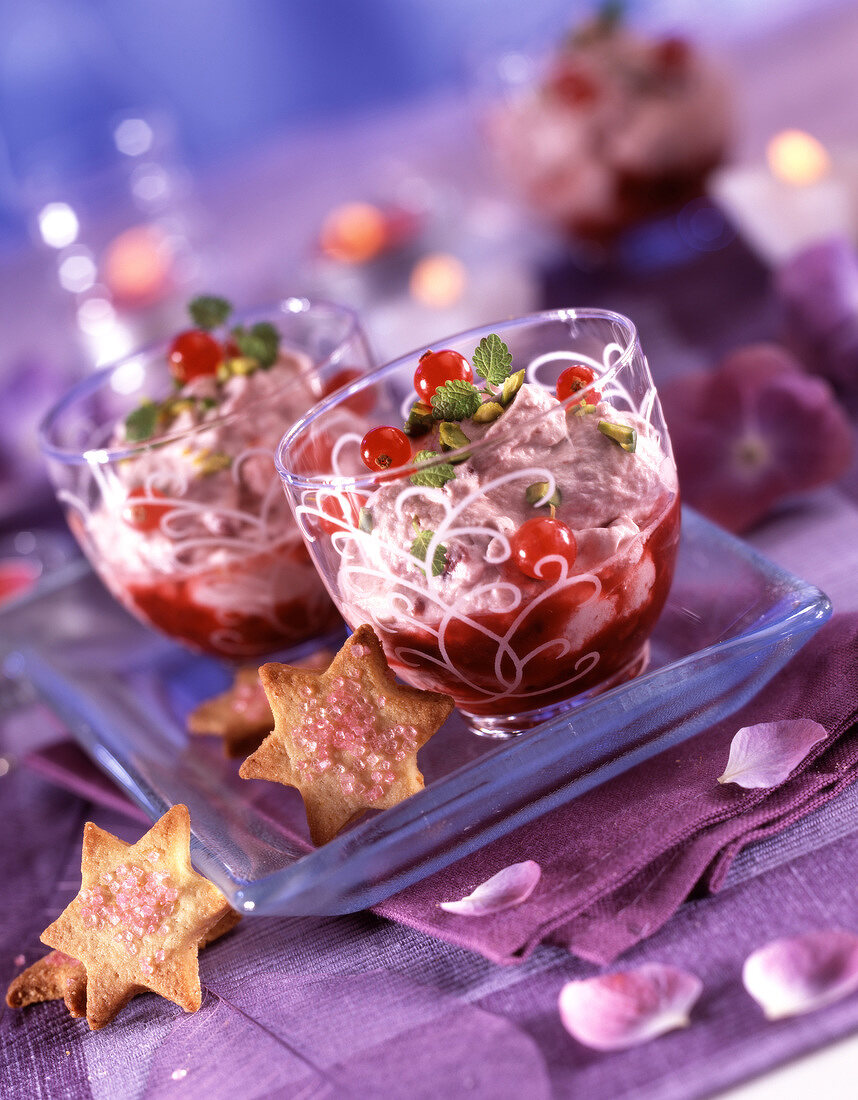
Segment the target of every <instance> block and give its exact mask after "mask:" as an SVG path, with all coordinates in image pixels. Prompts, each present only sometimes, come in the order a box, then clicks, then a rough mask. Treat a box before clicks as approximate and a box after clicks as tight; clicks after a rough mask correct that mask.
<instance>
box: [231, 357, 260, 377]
mask: <svg viewBox="0 0 858 1100" xmlns="http://www.w3.org/2000/svg"><path fill="white" fill-rule="evenodd" d="M227 366H228V367H229V372H230V374H253V372H254V371H255V370H258V369H259V360H258V359H251V357H250V356H249V355H238V356H236V357H235V359H230V360H229V361H228V362H227Z"/></svg>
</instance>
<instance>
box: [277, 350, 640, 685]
mask: <svg viewBox="0 0 858 1100" xmlns="http://www.w3.org/2000/svg"><path fill="white" fill-rule="evenodd" d="M622 353H623V348H622V347H621V345H619V344H617V343H610V344H608V345H607V346H606V347H605V349H604V353H603V355H604V358H603V361H601V362H600V361H598V360H595V359H593V358H592V357H590V356H586V355H583V354H580V353H578V352H576V351H570V350H563V351H557V352H552V353H549V354H546V355H540V356H538V357H537V358H535V359H533V360H532V361H531V362H529V363H528V365H527V367H526V371H525V377H526V379H527V380H528V381H529V382H531V383H535V384H537V385H539V386H540V387H542V388H543V389H546V390H550V391H552V392H553V389H554V386H553V385H548V384H546V383H545V382H543V381H542V380H541V379H540V378H539V371H540V368H544V367H545V365H546V364H547V363H549V362H554V363H555V364H556V363H557V361H558V360H573V361H575V362H576V363H586V364H588V365H590V366H592V367H593V368H594V369H595V370H596V372H597V374H599V375H602V374H605V373H607V372H608V371H610V370H611V368H612V367H613V366H614V365H615V362H616V359H617V358H618V356H621V355H622ZM596 384H597V385H598V384H600V383H599V380H598V378H597V380H596ZM602 393H603V400H607V401H609V402H610V403H611V404H612V406H613V407H614V408H615V409H618V410H619V409H627V410H629V411H630V412H634V413H635V414H636V415H637V416H638V417H639V418H640V420H641V421H642V422H644V423H645V424H646V425H647V426H648V427H649V428H650V429H651V430H655V429H653V426H652V421H651V417H652V412H653V409H654V402H655V390H654V389H651V390H650V391H649V392H648V393H647V394H646V395H645V397H644V400H643V401H642V402H641V403H640V405H639V406H638V405H637V404H636V403H635V401H634V399H633V397H632V395H631V394H630V392H629V391H628V389H627V388H626V387H625V386H623V385H622V383H621V382H620V381H619V380H618V378H617V376H616V375H614V376H613V377H611V378H610V379H608V380H607V381H606V383H605V384H604V388H603V391H602ZM411 401H413V397H411V398H408V399H407V403H406V405H404V406H403V408H404V416H407V413H408V410H409V409H410V405H411ZM350 445H353V446H355V447H359V446H360V437H359V436H357V435H355V434H353V433H351V434H348V435H346V436H343V437H341V438H340V439H339V441H338V444H337V446H336V447H335V448H334V451H333V454H332V465H333V473H334V475H335V476H341V477H343V478H344V479H347V478H348V475H347V474H346V472H345V470H344V468H343V465H342V462H341V460H342V458H343V455H344V453H345V452H346V449H347V448H348V447H349V446H350ZM513 481H521V482H522V484H523V486H524V487H525V488H526V487H527V486H530V485H532V484H533V483H535V482H545V483H546V484H547V489H546V491H545V494H544V497H543V500H544V501H547V500H548V499H549V498H550V497H551V495H552V494H553V493H554V490H555V487H556V485H555V479H554V475H553V474H552V472H551V471H550V470H549V469H547V468H546V467H540V466H531V467H528V468H526V469H521V470H516V471H513V472H511V473H506V474H503V475H501V476H499V477H497V478H494V479H492V480H490V481H488V482H486V483H485V484H483V485H481V486H480V487H479V489H478V490H476V491H474V492H473V493H471V494H469V495H468V496H467V497H466V498H464V499H463V500H461V501H460V502H459V503H458V504H457V505H456V506H455V507H452V506H451V505H450V503H449V502H448V501H447V500H444V499H443V497H440V496H434V497H433V503H434V504H436V505H438V504H440V505H441V506H442V508H443V510H444V516H443V519H442V520H441V522H439V523H438V524H437V526H436V528H435V531H434V533H433V535H432V537H431V539H430V540H429V542H428V545H427V547H426V553H425V558H424V560H423V562H420V560H419V559H417V558H416V557H414V556H413V555H412V553H411V550H410V548H409V547H403V546H394V545H391V544H390V543H389V542H386V543H385V544H384V547H383V550H384V554H385V555H386V556H387V557H388V558H391V559H392V560H393V561H394V562H398V563H401V565H402V567H403V568H402V569H401V570H400V571H398V572H397V573H396V574H394V573H393V572H392V571H390V570H389V569H388V568H385V566H384V564H383V562H382V563H381V564H376V562H378V560H379V553H378V548H377V546H376V547H374V546H373V538H374V536H373V534H372V533H371V532H366V531H361V530H359V529H358V528H356V527H352V526H345V524H344V526H343V528H342V529H341V530H337V531H336V532H335V533H334V534H332V535H331V542H332V544H333V546H334V548H335V550H336V552H337V553H338V555H339V558H340V569H339V573H338V579H339V588H340V591H339V599H340V601H341V603H342V605H343V606H344V607H346V608H349V607H351V608H355V607H356V608H359V609H360V611H361V615H362V616H364V621H368V622H370V624H371V625H372V626H374V627H375V628H376V629H377V631H378V632H379V634H380V636H381V637H382V638H384V637H385V636H386V635H388V634H389V628H390V624H391V616H392V615H393V614H395V615H396V623H397V627H400V626H405V627H406V628H407V627H412V628H413V629H414V631H415V632H417V633H418V634H424V635H425V634H428V635H430V636H432V637H433V638H434V639H435V641H436V642H437V647H438V656H434V655H431V654H428V653H426V652H425V651H417V650H414V649H412V648H409V647H408V646H399V647H394V649H393V656H394V658H395V659H396V660H397V661H399V662H400V663H401V664H402V665H404V666H406V667H408V668H410V669H411V670H413V675H414V676H415V678H419V677H420V675H421V672H422V671H424V670H425V669H426V666H427V664H428V665H435V666H437V667H438V668H439V670H443V673H444V678H445V680H446V682H447V683H450V682H459V683H461V684H462V685H463V686H466V687H467V689H468V691H469V693H471V695H473V694H474V693H478V695H479V698H480V700H481V701H482V703H484V704H485V703H492V704H494V703H496V702H497V701H499V700H513V699H515V700H519V699H524V698H527V699H531V698H532V699H534V700H536V701H537V703H538V697H539V696H540V695H546V694H548V693H551V694H552V695H556V693H557V692H558V691H559V690H562V689H563V688H565V687H568V686H570V685H572V684H574V683H575V682H576V681H579V680H581V679H583V678H584V677H585V676H587V675H589V673H591V672H592V671H593V669H594V668H595V667H596V665H597V664H598V663H599V661H600V659H601V654H600V653H599V652H598V651H596V650H592V651H590V652H587V653H585V654H583V655H582V656H581V657H579V658H578V660H577V661H576V662H575V664H574V666H573V669H574V672H573V675H571V676H569V677H567V678H566V679H565V680H563V681H552V683H551V684H550V685H549V686H547V687H543V688H539V689H536V690H529V691H523V690H520V689H521V686H522V683H523V681H524V679H525V673H526V671H527V668H528V666H529V665H530V664H531V663H532V662H533V661H535V660H537V659H539V658H540V657H543V656H544V655H545V654H546V653H548V652H552V653H553V655H554V657H556V658H557V659H559V658H562V657H565V656H566V655H567V654H568V653H569V652H570V650H571V648H572V645H571V643H570V641H569V640H568V639H567V638H562V637H555V638H553V639H549V640H548V641H545V642H542V643H541V644H540V645H537V646H535V647H534V648H533V649H532V650H530V651H529V652H528V653H527V654H526V655H524V656H523V657H521V656H519V655H518V654H517V653H516V651H515V649H514V642H515V640H516V635H517V632H518V631H519V629H520V627H521V626H522V623H523V621H524V619H525V618H526V617H527V616H528V615H530V614H531V613H532V612H533V610H534V608H537V607H538V606H539V605H540V604H542V603H545V602H548V601H551V600H552V599H553V598H554V597H555V596H556V595H557V594H558V593H559V592H561V591H562V590H564V589H567V588H570V587H571V586H573V585H575V586H581V585H585V584H590V585H592V591H591V592H590V593H589V594H586V595H585V598H583V599H579V600H578V601H577V607H579V608H580V607H585V606H587V605H589V604H591V603H593V601H595V600H597V599H598V598H599V595H600V594H601V592H602V582H601V580H600V578H599V577H598V576H597V575H596V574H595V573H592V572H587V573H574V572H570V571H569V566H568V563H567V562H566V560H565V559H564V558H562V557H560V556H558V555H550V554H549V555H546V556H545V557H543V558H542V559H540V561H539V562H538V563H537V565H536V566H535V567H534V572H537V571H539V570H544V569H545V568H546V567H551V574H552V575H554V573H555V570H556V571H557V579H556V580H554V581H552V582H551V583H550V584H547V586H546V588H545V589H544V591H542V592H540V594H539V595H538V596H536V597H535V598H534V597H528V598H527V599H525V596H524V593H523V592H522V590H521V588H519V586H518V585H516V584H513V583H511V582H509V581H506V580H495V581H492V582H491V583H490V584H484V585H480V586H478V587H476V588H474V589H472V590H470V591H469V602H470V603H471V604H472V605H474V606H479V605H480V597H481V596H482V595H485V596H486V597H488V596H489V594H490V595H491V600H492V605H491V606H492V610H493V611H498V612H501V613H504V614H506V615H511V614H513V613H515V612H518V614H517V615H515V617H514V618H513V619H512V621H511V623H510V624H509V626H508V628H507V629H506V630H505V632H504V633H503V634H499V633H496V632H494V631H492V630H491V629H489V628H488V627H487V626H486V625H484V624H483V623H481V622H479V621H478V620H477V619H475V618H473V617H472V616H471V615H469V614H467V613H466V612H464V611H463V610H462V608H461V606H457V605H456V604H455V603H451V602H448V601H447V600H446V599H445V596H444V584H443V576H442V575H439V576H434V575H433V570H432V563H433V561H434V558H435V554H436V551H437V550H438V548H439V547H442V546H446V545H448V544H450V543H451V542H453V540H455V539H457V538H461V537H464V536H470V537H471V538H472V539H484V540H485V551H484V560H485V561H486V562H487V563H489V564H491V565H500V564H501V563H503V562H504V561H506V560H508V559H509V558H510V555H511V553H512V547H511V545H510V542H509V539H508V538H507V537H506V536H505V535H504V534H503V533H502V532H501V531H499V530H498V529H496V528H493V527H474V526H469V525H461V526H457V523H456V521H457V519H458V518H459V516H460V515H461V514H462V513H463V512H464V511H465V510H466V509H468V508H469V506H471V505H472V504H473V503H474V501H475V500H477V499H478V498H479V497H481V496H485V495H486V494H488V493H490V492H491V491H492V490H494V489H497V488H498V487H500V486H502V485H504V484H507V483H509V482H513ZM424 492H425V490H424V489H423V488H421V487H419V486H412V485H411V484H410V483H407V484H406V486H405V487H404V488H403V489H402V490H401V491H400V492H399V494H398V495H397V498H396V504H395V509H396V512H397V514H399V515H404V514H406V509H407V504H408V501H409V500H411V499H412V498H414V497H415V496H420V495H421V494H423V493H424ZM370 496H371V490H355V489H349V490H348V491H347V492H346V491H337V490H336V489H334V488H331V489H305V490H303V491H302V493H301V499H300V503H299V504H298V505H297V506H296V509H295V511H296V516H297V519H298V524H299V526H300V527H301V530H302V532H303V534H304V537H305V538H306V539H307V540H308V541H309V542H311V543H312V542H315V540H316V538H317V537H318V527H317V524H318V521H319V520H322V521H326V522H327V523H330V518H331V515H332V511H331V510H325V508H324V503H325V502H326V501H328V500H330V499H331V498H333V499H334V500H336V502H337V505H338V511H339V512H340V514H341V515H343V516H349V515H350V514H354V512H355V509H356V505H357V502H358V501H360V503H361V504H365V503H366V501H367V500H368V499H369V497H370ZM636 540H637V541H642V534H641V535H638V536H636ZM376 542H377V540H376ZM628 549H629V547H628V545H627V546H626V547H624V550H625V551H626V552H627V551H628ZM346 559H347V561H346ZM409 574H410V575H411V576H414V577H415V579H414V580H412V579H409ZM379 583H380V584H381V590H382V591H383V592H384V614H383V615H382V614H379V612H378V610H377V609H376V605H378V603H379V597H378V591H379ZM499 599H503V600H504V603H503V604H499V603H498V600H499ZM426 601H429V603H430V604H431V605H432V607H433V608H434V614H429V613H427V611H426V610H425V603H426ZM506 601H508V602H506ZM418 603H419V604H420V605H421V611H420V613H418V611H417V606H418ZM436 622H437V625H433V624H435V623H436ZM454 623H455V624H457V625H459V624H461V625H464V626H466V627H468V628H470V630H472V631H476V632H477V633H479V634H481V635H483V636H484V637H485V638H487V639H488V640H490V641H491V642H492V643H493V646H494V661H493V673H494V677H495V679H496V681H497V688H496V690H492V689H489V688H487V687H481V686H480V685H477V684H474V683H473V681H472V680H471V679H470V678H469V677H468V675H467V673H466V672H465V671H464V670H462V669H461V668H459V667H457V665H456V663H455V660H454V658H453V657H452V656H451V654H450V652H449V649H448V644H447V633H448V631H449V629H450V626H451V625H452V624H454ZM388 641H389V638H388ZM426 686H429V687H432V686H435V685H434V683H433V682H431V677H427V680H426Z"/></svg>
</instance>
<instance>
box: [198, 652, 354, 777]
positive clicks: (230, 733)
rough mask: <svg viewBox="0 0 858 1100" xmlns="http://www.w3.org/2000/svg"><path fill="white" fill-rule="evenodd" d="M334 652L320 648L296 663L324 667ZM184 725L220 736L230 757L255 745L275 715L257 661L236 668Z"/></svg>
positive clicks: (302, 665)
mask: <svg viewBox="0 0 858 1100" xmlns="http://www.w3.org/2000/svg"><path fill="white" fill-rule="evenodd" d="M333 656H334V654H333V653H332V652H331V650H329V649H319V650H317V651H316V652H315V653H311V654H310V655H309V656H307V657H305V658H303V659H302V660H300V661H296V662H295V667H296V668H312V669H324V668H327V667H328V665H329V664H330V663H331V661H332V659H333ZM186 725H187V730H188V733H193V734H202V735H213V736H215V737H220V738H221V740H222V744H223V751H224V753H225V755H226V756H228V757H230V758H231V759H233V760H235V759H243V758H244V757H245V756H247V755H248V753H251V752H253V750H254V749H258V748H259V746H260V745H261V744H262V742H263V741H264V740H265V738H266V737H267V736H268V734H269V733H271V730H272V729H273V728H274V717H273V715H272V714H271V707H270V706H269V705H268V699H267V698H266V695H265V692H264V691H263V688H262V684H261V683H260V680H259V671H258V669H257V667H256V665H249V666H245V667H244V668H240V669H238V671H237V672H236V674H235V677H234V679H233V682H232V686H231V687H230V688H228V689H227V690H226V691H224V692H222V693H221V694H220V695H215V696H214V697H213V698H212V699H206V700H205V701H204V702H202V703H200V705H199V706H198V707H195V708H194V710H192V711H191V713H190V714H189V715H188V718H187V723H186Z"/></svg>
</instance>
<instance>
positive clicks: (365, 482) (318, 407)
mask: <svg viewBox="0 0 858 1100" xmlns="http://www.w3.org/2000/svg"><path fill="white" fill-rule="evenodd" d="M580 320H585V321H586V320H599V321H608V322H610V323H612V324H618V325H620V327H621V328H623V329H624V330H625V333H626V338H625V346H624V347H623V349H622V353H621V354H620V355H619V356H617V358H616V359H615V360H614V362H613V363H612V364H611V366H610V368H609V369H608V370H606V371H605V372H604V373H603V374H600V375H599V376H598V379H597V381H598V382H599V383H600V384H601V383H604V382H609V381H611V380H612V379H613V378H615V377H616V375H617V374H619V373H620V371H622V370H624V369H625V368H626V367H628V366H629V364H630V363H631V361H632V358H633V356H634V354H635V351H636V349H637V348H639V347H640V344H639V340H638V330H637V327H636V325H635V323H634V321H632V320H631V319H630V318H628V317H626V316H624V315H623V314H622V313H617V312H615V311H614V310H610V309H599V308H596V307H590V306H582V307H578V306H565V307H562V308H558V309H549V310H541V311H539V312H537V313H528V314H524V315H522V316H521V317H507V318H505V319H503V320H501V321H495V322H492V323H490V324H483V325H478V326H476V327H475V328H470V329H465V330H463V331H462V332H457V333H454V334H452V335H449V336H443V337H441V338H440V339H438V340H435V341H433V344H434V345H435V346H437V347H440V346H442V345H444V346H447V345H448V344H451V343H454V342H455V343H459V342H464V341H473V343H474V344H475V345H476V344H477V343H479V340H480V338H481V337H482V336H487V335H489V334H490V333H492V332H496V333H498V335H500V336H501V337H503V332H504V330H507V331H509V330H511V329H518V328H524V327H526V326H533V325H537V324H547V323H549V322H557V321H559V322H561V323H563V322H567V323H568V322H572V321H580ZM425 350H426V348H425V347H418V348H416V349H414V350H412V351H410V352H408V353H406V354H405V355H400V356H398V357H397V358H396V359H393V360H391V361H390V362H388V363H384V364H382V365H381V366H378V367H376V368H375V369H374V370H371V371H369V372H368V373H367V374H365V375H362V376H361V377H360V378H358V379H356V380H355V381H354V382H351V383H349V384H348V385H347V386H343V387H342V388H340V389H338V390H337V391H336V393H334V394H331V395H330V396H329V397H326V398H323V399H322V400H321V401H319V402H317V404H315V405H313V406H312V408H310V409H308V410H307V412H305V413H304V414H303V416H301V417H299V418H298V419H297V420H296V421H295V423H294V424H292V426H291V427H290V428H289V429H288V430H287V431H286V432H285V434H284V435H283V438H282V439H281V440H280V443H279V444H278V446H277V450H276V451H275V454H274V463H275V465H276V467H277V472H278V473H279V474H280V477H281V478H282V479H283V481H284V482H285V483H286V484H287V485H288V486H289V487H290V488H294V489H322V488H332V489H333V488H335V489H336V490H337V491H341V492H346V491H349V490H353V489H370V490H373V489H376V488H378V475H377V474H373V473H371V472H370V471H367V473H366V474H361V475H360V476H359V477H345V476H342V475H339V474H325V475H324V476H322V475H319V476H313V477H308V476H306V475H303V476H299V475H297V474H295V473H292V472H291V471H290V470H288V469H287V467H286V466H285V464H284V462H283V454H284V453H285V451H287V450H288V449H289V447H291V446H292V444H293V443H294V442H295V441H296V440H297V439H298V437H299V436H300V435H301V433H302V432H303V431H304V430H305V429H306V428H307V427H308V426H309V425H310V424H312V423H313V421H315V420H317V419H318V418H319V417H320V416H323V415H324V414H325V413H327V412H330V411H331V410H332V409H333V408H335V407H336V406H337V405H339V404H343V403H344V402H345V401H346V400H347V399H348V398H350V397H352V396H354V395H355V394H358V393H360V392H361V391H362V390H364V389H367V388H369V387H370V386H373V385H377V384H378V382H379V381H382V380H384V379H385V378H387V377H388V376H389V375H392V374H395V373H396V372H397V371H399V370H401V369H402V367H404V366H406V364H408V363H412V364H415V365H416V362H417V360H418V358H419V356H420V355H422V354H423V352H424V351H425ZM647 369H648V364H647ZM415 399H416V398H415ZM576 400H578V399H576V397H575V395H574V394H573V395H571V396H570V397H569V398H567V400H566V401H565V402H563V403H562V407H563V408H564V409H568V408H569V406H570V405H571V404H574V403H575V401H576ZM554 411H555V410H554V409H553V408H551V409H544V410H542V411H541V412H540V413H538V414H537V415H536V416H535V417H534V418H533V419H534V420H539V419H541V418H542V417H545V416H548V415H549V414H550V413H552V412H554ZM512 434H513V433H512V432H511V431H509V432H499V433H498V434H497V435H495V436H493V437H492V439H491V440H490V441H489V442H488V443H486V441H485V439H480V440H478V441H477V442H476V443H469V444H468V445H467V446H464V447H459V448H457V449H456V450H451V451H445V452H443V453H442V454H439V455H438V457H437V458H435V459H433V460H432V461H431V462H425V463H421V464H420V469H421V470H430V469H432V467H433V466H438V465H442V464H444V463H447V462H451V461H453V460H454V459H455V458H457V457H459V456H464V455H466V454H467V453H470V452H473V451H474V450H481V449H486V450H488V449H489V448H490V447H494V446H497V445H498V444H500V443H502V442H504V441H505V440H507V439H509V438H510V436H512ZM409 472H410V473H414V465H413V463H408V464H406V465H404V466H398V467H394V468H392V469H391V470H389V471H387V472H386V473H385V482H390V483H395V482H397V481H400V480H401V479H402V477H403V476H404V475H405V474H406V473H409Z"/></svg>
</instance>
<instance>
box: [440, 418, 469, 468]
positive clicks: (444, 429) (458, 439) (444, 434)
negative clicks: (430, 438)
mask: <svg viewBox="0 0 858 1100" xmlns="http://www.w3.org/2000/svg"><path fill="white" fill-rule="evenodd" d="M438 438H439V440H440V441H441V447H442V448H443V449H444V450H445V451H457V450H459V448H460V447H467V445H468V444H469V443H470V442H471V441H470V439H468V437H467V436H466V435H465V433H464V432H463V431H462V429H461V428H460V427H459V425H458V424H451V423H450V421H448V420H442V421H441V424H440V426H439V428H438ZM470 454H471V452H470V451H466V452H465V453H464V454H460V455H457V456H456V457H455V458H451V459H450V461H451V462H452V463H453V465H454V466H455V465H457V464H458V463H459V462H464V461H465V459H466V458H470Z"/></svg>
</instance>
